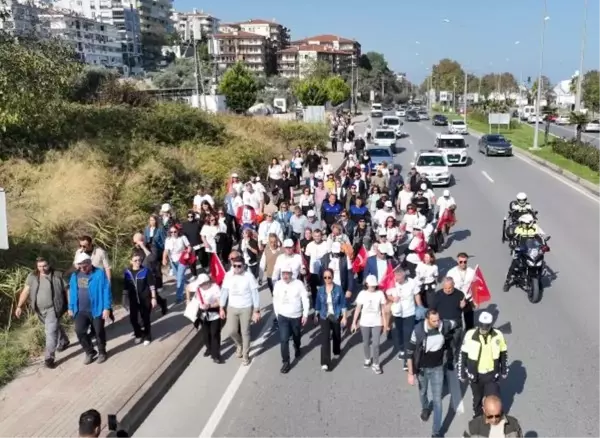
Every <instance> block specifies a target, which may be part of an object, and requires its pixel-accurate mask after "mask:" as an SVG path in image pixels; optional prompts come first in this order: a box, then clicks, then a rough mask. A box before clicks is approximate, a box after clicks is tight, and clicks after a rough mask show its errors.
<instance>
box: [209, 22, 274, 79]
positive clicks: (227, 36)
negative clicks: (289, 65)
mask: <svg viewBox="0 0 600 438" xmlns="http://www.w3.org/2000/svg"><path fill="white" fill-rule="evenodd" d="M211 43H212V48H213V54H212V55H213V62H215V63H216V64H217V68H218V70H219V72H223V71H225V70H226V69H227V68H229V67H231V66H232V65H233V64H235V63H236V62H239V61H241V62H243V63H244V64H246V66H247V67H248V69H249V70H251V71H253V72H254V73H256V74H258V75H264V74H266V72H267V38H265V37H264V36H262V35H258V34H256V33H250V32H244V31H241V30H234V31H233V32H230V33H217V34H215V35H214V36H213V40H212V41H211Z"/></svg>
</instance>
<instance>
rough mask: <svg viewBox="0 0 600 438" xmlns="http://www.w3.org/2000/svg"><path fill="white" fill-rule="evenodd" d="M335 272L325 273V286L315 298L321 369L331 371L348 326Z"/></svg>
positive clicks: (328, 271)
mask: <svg viewBox="0 0 600 438" xmlns="http://www.w3.org/2000/svg"><path fill="white" fill-rule="evenodd" d="M333 275H334V273H333V270H332V269H330V268H327V269H325V270H324V271H323V285H322V286H319V287H318V289H317V295H316V298H315V318H314V319H315V321H314V322H315V325H317V324H319V325H320V326H321V334H320V338H321V369H322V370H324V371H330V370H331V350H332V347H333V357H334V358H337V357H339V355H340V353H341V343H342V328H344V327H345V326H346V324H347V315H346V311H347V304H346V297H345V294H344V290H343V289H342V287H341V286H339V285H337V284H335V283H334V282H333Z"/></svg>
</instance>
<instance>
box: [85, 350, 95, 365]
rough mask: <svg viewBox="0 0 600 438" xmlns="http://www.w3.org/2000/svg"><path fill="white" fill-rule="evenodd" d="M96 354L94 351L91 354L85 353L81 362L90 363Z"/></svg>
mask: <svg viewBox="0 0 600 438" xmlns="http://www.w3.org/2000/svg"><path fill="white" fill-rule="evenodd" d="M97 354H98V353H96V352H95V351H94V352H93V353H92V354H86V355H85V358H84V359H83V364H84V365H89V364H91V363H92V362H93V361H94V359H96V355H97Z"/></svg>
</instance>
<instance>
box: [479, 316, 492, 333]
mask: <svg viewBox="0 0 600 438" xmlns="http://www.w3.org/2000/svg"><path fill="white" fill-rule="evenodd" d="M493 322H494V317H493V316H492V314H491V313H490V312H481V313H480V314H479V324H481V326H482V328H484V329H489V328H490V327H491V326H492V323H493Z"/></svg>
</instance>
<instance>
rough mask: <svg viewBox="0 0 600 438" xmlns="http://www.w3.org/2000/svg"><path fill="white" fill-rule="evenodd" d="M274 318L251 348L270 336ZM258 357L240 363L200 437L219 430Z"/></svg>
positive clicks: (210, 434)
mask: <svg viewBox="0 0 600 438" xmlns="http://www.w3.org/2000/svg"><path fill="white" fill-rule="evenodd" d="M272 319H273V318H269V320H268V321H266V323H265V325H264V327H263V329H262V330H261V332H260V334H259V336H258V338H257V339H255V340H254V341H253V342H252V343H250V349H252V348H254V347H255V346H257V345H260V344H262V343H264V342H265V341H266V340H267V338H268V337H269V336H268V334H269V330H270V329H271V325H272ZM257 359H258V357H256V358H253V360H252V362H250V365H248V366H243V365H241V364H240V368H239V369H238V370H237V372H236V373H235V376H233V379H232V380H231V382H230V383H229V386H228V387H227V389H226V390H225V392H224V393H223V396H222V397H221V400H219V403H218V404H217V406H216V407H215V410H214V411H213V412H212V414H211V415H210V418H209V419H208V421H207V422H206V424H205V425H204V429H202V432H200V435H199V438H210V437H212V436H213V434H214V433H215V431H216V430H217V427H218V426H219V424H220V423H221V420H222V419H223V417H224V416H225V413H226V412H227V408H229V405H230V404H231V402H232V401H233V398H234V397H235V394H236V393H237V391H238V390H239V389H240V386H242V382H243V381H244V377H246V375H247V374H248V372H249V371H250V367H252V365H254V362H255V361H256V360H257ZM234 360H237V358H234Z"/></svg>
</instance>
